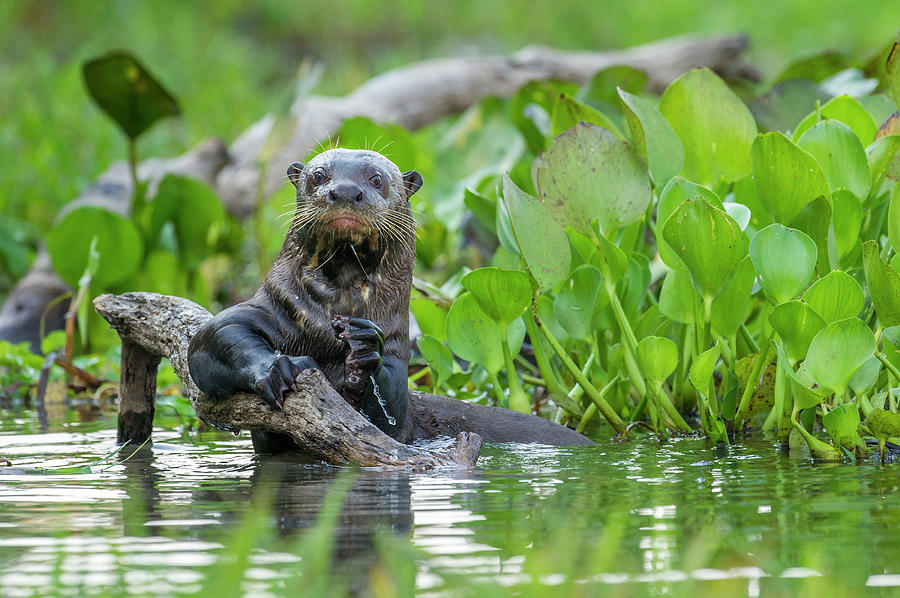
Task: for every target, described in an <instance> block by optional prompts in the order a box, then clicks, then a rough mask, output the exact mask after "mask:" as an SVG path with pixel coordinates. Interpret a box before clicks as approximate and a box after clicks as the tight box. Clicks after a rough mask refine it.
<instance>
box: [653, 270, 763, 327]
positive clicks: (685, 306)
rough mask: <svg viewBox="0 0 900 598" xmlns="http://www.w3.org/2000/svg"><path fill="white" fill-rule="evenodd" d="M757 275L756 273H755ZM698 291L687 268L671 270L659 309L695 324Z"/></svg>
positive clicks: (677, 320) (667, 314) (665, 313)
mask: <svg viewBox="0 0 900 598" xmlns="http://www.w3.org/2000/svg"><path fill="white" fill-rule="evenodd" d="M754 275H755V273H754ZM697 299H698V298H697V292H696V291H694V287H693V286H692V285H691V275H690V274H688V273H687V271H686V270H669V271H668V272H667V273H666V277H665V279H664V280H663V284H662V290H660V292H659V311H660V313H662V315H664V316H665V317H667V318H669V319H670V320H672V321H673V322H680V323H682V324H693V323H694V313H695V310H696V303H697Z"/></svg>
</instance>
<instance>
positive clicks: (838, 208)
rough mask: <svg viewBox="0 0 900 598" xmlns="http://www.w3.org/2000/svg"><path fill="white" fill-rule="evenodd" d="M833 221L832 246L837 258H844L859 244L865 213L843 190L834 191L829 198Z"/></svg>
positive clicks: (847, 192) (853, 197)
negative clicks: (835, 250)
mask: <svg viewBox="0 0 900 598" xmlns="http://www.w3.org/2000/svg"><path fill="white" fill-rule="evenodd" d="M831 206H832V210H833V212H832V218H833V221H834V223H833V224H834V246H835V248H836V249H837V254H838V257H839V258H843V257H845V256H846V255H847V254H849V253H850V252H851V251H853V248H854V247H856V245H857V243H859V231H860V229H861V228H862V223H863V218H864V216H865V213H864V211H863V206H862V204H861V203H859V200H858V199H857V198H856V197H855V196H854V195H853V194H852V193H850V192H849V191H846V190H844V189H842V190H840V191H835V192H834V193H833V194H832V198H831Z"/></svg>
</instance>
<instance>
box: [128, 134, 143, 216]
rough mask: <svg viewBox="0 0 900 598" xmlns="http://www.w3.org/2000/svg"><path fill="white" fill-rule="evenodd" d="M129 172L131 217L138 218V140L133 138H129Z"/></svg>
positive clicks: (139, 206) (139, 210)
mask: <svg viewBox="0 0 900 598" xmlns="http://www.w3.org/2000/svg"><path fill="white" fill-rule="evenodd" d="M128 172H129V173H130V174H131V217H132V218H138V217H139V216H140V212H141V205H140V196H139V194H138V176H137V139H135V138H133V137H129V138H128Z"/></svg>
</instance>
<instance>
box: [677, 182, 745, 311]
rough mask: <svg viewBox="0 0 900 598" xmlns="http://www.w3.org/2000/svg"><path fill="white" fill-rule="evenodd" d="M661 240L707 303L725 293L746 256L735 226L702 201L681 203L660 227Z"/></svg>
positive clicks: (741, 239) (741, 236)
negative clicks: (686, 270)
mask: <svg viewBox="0 0 900 598" xmlns="http://www.w3.org/2000/svg"><path fill="white" fill-rule="evenodd" d="M663 238H664V239H665V240H666V242H667V243H668V244H669V246H670V247H671V248H672V249H673V251H674V252H675V253H676V254H677V255H678V257H680V258H681V260H682V261H683V262H684V264H685V265H686V266H687V269H688V272H690V274H691V281H692V282H693V284H694V288H695V289H697V292H698V293H700V295H701V296H702V297H704V298H705V299H708V300H711V299H712V298H714V297H715V296H716V295H718V294H719V293H721V292H722V291H724V290H725V288H726V287H727V286H728V282H729V281H730V280H731V277H732V275H733V274H734V271H735V270H736V269H737V267H738V265H739V264H740V263H741V260H742V259H744V256H745V255H747V247H746V244H745V242H744V233H743V232H741V229H740V227H739V226H738V224H737V222H735V221H734V219H733V218H731V216H729V215H728V214H726V213H725V212H724V211H722V210H719V209H716V208H714V207H712V206H711V205H709V204H708V203H707V202H706V201H705V200H703V199H693V200H691V199H687V200H685V201H684V202H682V204H681V205H680V206H679V207H678V209H677V210H676V211H675V213H674V214H673V215H672V217H671V218H669V219H668V220H667V221H666V223H665V225H664V226H663Z"/></svg>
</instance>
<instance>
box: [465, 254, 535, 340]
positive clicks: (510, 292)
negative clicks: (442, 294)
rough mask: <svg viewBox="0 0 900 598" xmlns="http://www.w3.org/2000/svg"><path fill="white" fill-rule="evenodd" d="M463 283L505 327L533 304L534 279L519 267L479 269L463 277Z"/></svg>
mask: <svg viewBox="0 0 900 598" xmlns="http://www.w3.org/2000/svg"><path fill="white" fill-rule="evenodd" d="M462 285H463V287H465V288H466V289H467V290H468V291H469V292H470V293H471V294H472V296H473V297H475V299H476V300H477V301H478V305H479V306H480V307H481V309H482V310H483V311H484V313H486V314H487V315H488V317H490V318H491V319H492V320H494V321H495V322H497V323H498V324H499V325H500V327H501V328H502V329H504V330H505V329H506V327H507V326H509V325H510V323H512V321H513V320H515V319H516V318H518V317H519V316H521V315H522V313H523V312H524V311H525V308H526V307H528V306H529V305H530V304H531V281H530V280H529V279H528V275H527V274H526V273H524V272H520V271H518V270H501V269H500V268H479V269H478V270H472V271H471V272H469V273H468V274H466V275H465V276H463V278H462Z"/></svg>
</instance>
